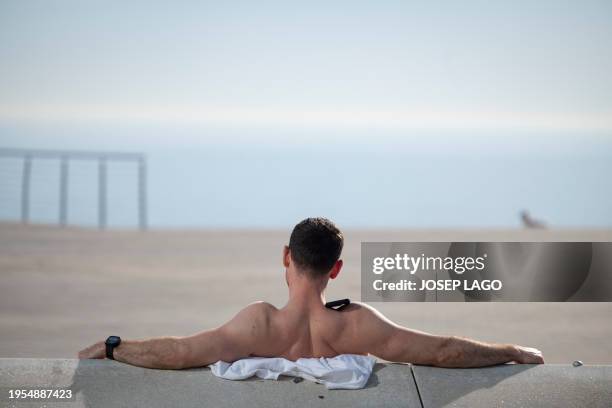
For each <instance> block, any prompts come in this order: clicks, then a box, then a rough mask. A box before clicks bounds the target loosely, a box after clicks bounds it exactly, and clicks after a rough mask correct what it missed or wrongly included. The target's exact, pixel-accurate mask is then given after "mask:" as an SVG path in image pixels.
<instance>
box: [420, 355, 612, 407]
mask: <svg viewBox="0 0 612 408" xmlns="http://www.w3.org/2000/svg"><path fill="white" fill-rule="evenodd" d="M412 370H413V373H414V378H415V380H416V383H417V385H418V388H419V392H420V394H421V398H422V401H423V406H425V407H446V406H451V407H501V406H503V407H576V408H581V407H602V408H603V407H607V408H609V407H612V366H581V367H573V366H571V365H549V364H544V365H513V364H509V365H503V366H496V367H488V368H478V369H474V368H472V369H445V368H434V367H422V366H414V367H412Z"/></svg>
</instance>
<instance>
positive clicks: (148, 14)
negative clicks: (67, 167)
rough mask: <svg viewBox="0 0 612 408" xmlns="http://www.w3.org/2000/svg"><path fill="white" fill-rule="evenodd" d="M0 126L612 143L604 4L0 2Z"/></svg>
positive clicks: (608, 15)
mask: <svg viewBox="0 0 612 408" xmlns="http://www.w3.org/2000/svg"><path fill="white" fill-rule="evenodd" d="M0 61H1V62H0V89H1V92H0V121H3V122H5V123H6V122H14V121H18V122H19V121H21V122H24V121H25V122H28V123H36V122H46V121H60V122H62V121H63V122H73V121H104V122H109V121H110V122H113V123H115V124H116V123H122V122H126V123H127V122H136V123H151V122H158V121H162V122H168V123H204V124H214V125H221V126H225V125H232V126H233V125H236V124H246V125H251V124H253V125H263V126H270V125H271V126H277V125H281V126H294V125H300V126H303V125H307V126H323V127H327V128H331V127H363V126H370V127H374V128H391V129H404V128H418V129H422V128H425V129H506V128H510V129H512V128H520V129H530V130H542V129H544V130H550V129H552V130H560V129H562V130H588V131H593V130H604V131H609V130H612V75H610V73H611V72H612V2H610V1H606V0H603V1H571V2H568V1H511V2H510V1H497V2H496V1H461V2H459V1H448V2H435V1H431V2H408V1H369V2H363V1H321V2H317V1H308V2H287V1H278V2H270V1H260V2H253V1H244V2H236V1H216V2H205V1H182V2H181V1H177V2H174V1H173V2H155V1H129V2H124V1H121V2H119V1H115V2H112V1H106V2H91V1H82V0H78V1H49V0H43V1H21V0H19V1H7V0H3V1H2V2H0Z"/></svg>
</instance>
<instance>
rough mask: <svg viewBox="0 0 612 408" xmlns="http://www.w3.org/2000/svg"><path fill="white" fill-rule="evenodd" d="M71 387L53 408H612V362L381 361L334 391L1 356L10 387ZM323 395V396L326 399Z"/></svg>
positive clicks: (1, 376) (0, 376)
mask: <svg viewBox="0 0 612 408" xmlns="http://www.w3.org/2000/svg"><path fill="white" fill-rule="evenodd" d="M9 387H14V388H27V387H54V388H57V387H67V388H71V389H72V390H73V392H74V393H76V402H66V403H63V404H61V403H49V402H46V403H44V405H46V406H47V407H49V408H50V407H61V406H65V407H72V408H80V407H118V406H121V407H208V406H211V407H217V406H223V407H258V406H262V407H287V406H306V407H326V406H330V407H340V406H342V407H344V406H351V407H381V406H385V407H427V408H429V407H445V406H453V407H475V408H478V407H487V408H488V407H496V406H504V407H610V406H612V366H582V367H572V366H565V365H563V366H561V365H543V366H525V365H505V366H497V367H490V368H481V369H441V368H432V367H420V366H410V365H402V364H377V365H376V367H375V369H374V374H373V375H372V377H371V378H370V381H369V383H368V385H367V387H366V388H365V389H363V390H356V391H345V390H335V391H328V390H327V389H326V388H325V387H324V386H322V385H318V384H314V383H311V382H309V381H303V382H301V383H298V384H296V383H294V382H293V381H292V380H291V379H289V378H283V379H282V380H280V381H265V380H260V379H250V380H246V381H228V380H222V379H219V378H217V377H215V376H213V375H212V373H211V372H210V370H208V369H206V368H203V369H192V370H183V371H165V370H149V369H143V368H138V367H132V366H129V365H126V364H121V363H117V362H114V361H108V360H81V361H79V360H56V359H49V360H45V359H10V358H9V359H0V389H3V391H4V393H5V395H3V396H2V397H1V398H0V406H2V407H3V406H14V407H17V408H19V407H27V406H32V407H34V406H36V407H40V406H42V405H43V404H41V403H33V404H29V403H23V402H18V403H14V402H9V401H8V400H7V399H6V391H5V390H6V388H9ZM321 397H322V398H321Z"/></svg>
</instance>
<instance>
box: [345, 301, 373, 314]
mask: <svg viewBox="0 0 612 408" xmlns="http://www.w3.org/2000/svg"><path fill="white" fill-rule="evenodd" d="M341 312H342V313H354V314H357V315H364V314H372V313H378V310H376V309H375V308H373V307H372V306H370V305H368V304H367V303H362V302H351V304H350V305H348V306H346V307H344V308H342V310H341Z"/></svg>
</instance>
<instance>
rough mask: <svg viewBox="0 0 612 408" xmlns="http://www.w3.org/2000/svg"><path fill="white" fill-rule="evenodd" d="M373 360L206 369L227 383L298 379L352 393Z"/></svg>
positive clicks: (252, 361) (220, 364)
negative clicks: (250, 379)
mask: <svg viewBox="0 0 612 408" xmlns="http://www.w3.org/2000/svg"><path fill="white" fill-rule="evenodd" d="M375 362H376V359H375V358H373V357H369V356H360V355H356V354H341V355H339V356H336V357H331V358H325V357H321V358H300V359H298V360H297V361H290V360H287V359H285V358H280V357H275V358H267V357H251V358H245V359H242V360H237V361H234V362H233V363H226V362H225V361H217V362H216V363H214V364H211V365H210V366H209V367H210V369H211V370H212V373H213V374H214V375H216V376H217V377H221V378H225V379H227V380H244V379H246V378H249V377H252V376H257V377H259V378H263V379H265V380H277V379H278V377H279V376H281V375H287V376H291V377H300V378H304V379H306V380H310V381H314V382H317V383H319V384H324V385H325V386H326V387H327V388H328V389H330V390H334V389H347V390H356V389H359V388H363V387H364V386H365V385H366V383H367V382H368V378H370V374H372V368H373V367H374V363H375Z"/></svg>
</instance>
